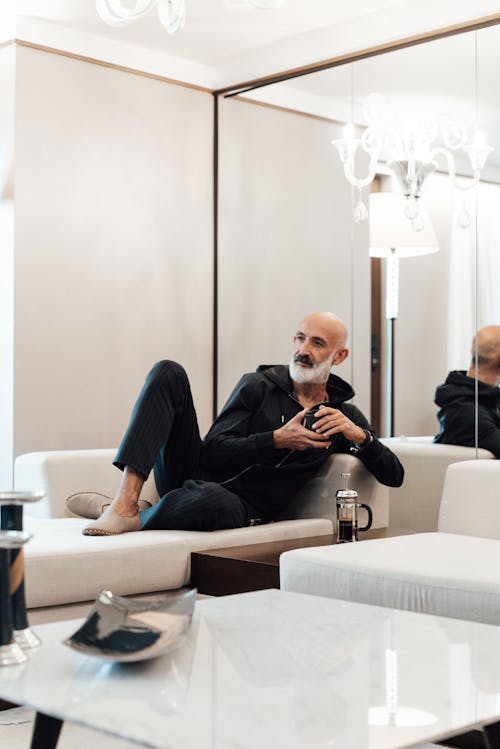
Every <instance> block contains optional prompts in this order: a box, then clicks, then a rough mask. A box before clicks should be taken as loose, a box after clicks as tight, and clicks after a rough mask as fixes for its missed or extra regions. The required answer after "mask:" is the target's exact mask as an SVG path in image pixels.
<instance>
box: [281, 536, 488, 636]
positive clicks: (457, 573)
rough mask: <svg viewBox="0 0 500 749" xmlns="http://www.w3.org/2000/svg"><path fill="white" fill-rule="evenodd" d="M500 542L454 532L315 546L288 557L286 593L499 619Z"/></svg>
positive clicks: (283, 581) (285, 559) (474, 618)
mask: <svg viewBox="0 0 500 749" xmlns="http://www.w3.org/2000/svg"><path fill="white" fill-rule="evenodd" d="M499 559H500V542H499V541H497V540H493V539H484V538H475V537H472V536H461V535H455V534H451V533H450V534H449V533H421V534H415V535H412V536H398V537H394V538H385V539H377V540H372V541H363V542H360V543H351V544H340V545H335V546H329V547H315V548H308V549H297V550H294V551H288V552H285V553H284V554H282V555H281V559H280V578H281V587H282V589H283V590H291V591H296V592H298V593H311V594H316V595H321V596H328V597H330V598H341V599H344V600H348V601H357V602H359V603H369V604H374V605H378V606H387V607H390V608H397V609H406V610H408V611H417V612H421V613H425V614H435V615H438V616H448V617H452V618H456V619H470V620H472V621H479V622H484V623H487V624H499V623H500V574H499V572H498V560H499Z"/></svg>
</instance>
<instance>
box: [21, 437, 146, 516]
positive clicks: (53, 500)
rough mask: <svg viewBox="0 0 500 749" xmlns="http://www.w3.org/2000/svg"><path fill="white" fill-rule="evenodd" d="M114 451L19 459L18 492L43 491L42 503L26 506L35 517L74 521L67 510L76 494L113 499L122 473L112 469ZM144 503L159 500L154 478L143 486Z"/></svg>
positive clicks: (56, 452)
mask: <svg viewBox="0 0 500 749" xmlns="http://www.w3.org/2000/svg"><path fill="white" fill-rule="evenodd" d="M115 454H116V450H115V449H100V450H53V451H50V452H36V453H26V454H25V455H19V457H18V458H16V462H15V466H14V485H15V488H16V489H28V490H29V489H34V490H40V491H44V492H45V493H46V494H47V496H46V497H45V499H43V500H42V501H41V502H36V503H34V504H31V505H26V508H25V510H26V512H27V513H28V514H29V515H33V516H36V517H45V518H47V517H52V518H61V517H74V516H72V514H71V513H70V512H69V511H68V510H67V508H66V498H67V497H69V496H70V494H75V493H76V492H85V491H93V492H100V493H102V494H106V495H108V496H113V494H114V493H115V491H116V489H117V487H118V485H119V482H120V476H121V474H120V472H119V471H118V470H117V469H116V468H115V467H114V466H113V459H114V456H115ZM141 496H143V497H144V498H145V499H149V498H155V499H156V498H157V497H158V494H157V492H156V488H155V485H154V479H153V474H152V473H151V476H150V477H149V479H148V481H147V482H146V484H145V485H144V488H143V491H142V495H141Z"/></svg>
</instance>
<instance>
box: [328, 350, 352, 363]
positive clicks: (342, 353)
mask: <svg viewBox="0 0 500 749" xmlns="http://www.w3.org/2000/svg"><path fill="white" fill-rule="evenodd" d="M348 356H349V349H348V348H341V349H340V350H339V351H337V353H336V354H335V356H334V357H333V362H332V363H333V364H334V365H337V364H342V362H343V361H344V359H347V357H348Z"/></svg>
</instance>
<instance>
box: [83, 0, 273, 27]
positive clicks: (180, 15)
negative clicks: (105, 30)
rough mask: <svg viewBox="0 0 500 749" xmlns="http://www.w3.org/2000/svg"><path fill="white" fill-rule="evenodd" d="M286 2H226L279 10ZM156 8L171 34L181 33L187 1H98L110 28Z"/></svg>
mask: <svg viewBox="0 0 500 749" xmlns="http://www.w3.org/2000/svg"><path fill="white" fill-rule="evenodd" d="M284 1H285V0H226V4H227V5H229V6H233V7H235V6H237V7H244V6H253V7H254V8H260V9H263V10H266V9H270V8H279V7H280V6H281V5H283V3H284ZM155 6H156V9H157V12H158V18H159V20H160V22H161V23H162V24H163V26H164V27H165V30H166V31H167V32H168V33H169V34H176V33H177V32H178V31H180V30H181V29H182V28H183V26H184V23H185V21H186V0H134V2H133V3H132V2H129V3H127V2H124V0H96V9H97V13H98V15H99V16H100V18H102V20H103V21H105V22H106V23H107V24H109V25H110V26H128V24H130V23H132V22H133V21H136V20H137V19H138V18H141V17H142V16H144V15H146V13H149V11H150V10H152V9H153V8H154V7H155Z"/></svg>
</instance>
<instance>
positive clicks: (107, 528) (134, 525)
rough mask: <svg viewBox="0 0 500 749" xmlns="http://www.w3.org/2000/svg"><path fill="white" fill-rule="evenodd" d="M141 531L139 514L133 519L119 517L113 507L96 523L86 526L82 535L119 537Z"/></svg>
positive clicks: (105, 511)
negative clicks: (120, 534)
mask: <svg viewBox="0 0 500 749" xmlns="http://www.w3.org/2000/svg"><path fill="white" fill-rule="evenodd" d="M148 504H149V503H148ZM141 530H142V525H141V520H140V518H139V514H137V515H134V516H133V517H131V518H127V517H122V515H117V513H116V512H115V511H114V510H113V508H112V507H108V508H107V509H106V510H104V512H103V513H102V515H101V517H100V518H99V519H98V520H96V521H95V523H91V524H90V525H86V526H85V528H84V529H83V530H82V533H83V535H84V536H117V535H118V534H119V533H131V532H133V531H141Z"/></svg>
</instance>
